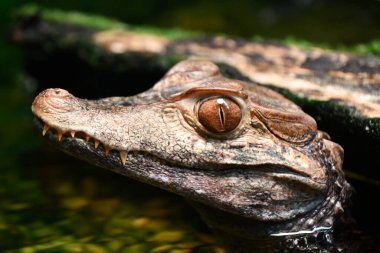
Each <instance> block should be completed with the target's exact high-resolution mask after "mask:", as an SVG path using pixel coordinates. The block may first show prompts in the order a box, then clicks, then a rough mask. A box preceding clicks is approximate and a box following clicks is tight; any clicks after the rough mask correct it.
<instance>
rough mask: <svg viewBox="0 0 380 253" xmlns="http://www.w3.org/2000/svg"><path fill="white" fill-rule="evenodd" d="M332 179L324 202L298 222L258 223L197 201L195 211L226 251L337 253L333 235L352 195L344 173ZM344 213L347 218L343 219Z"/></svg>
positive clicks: (296, 219) (241, 252)
mask: <svg viewBox="0 0 380 253" xmlns="http://www.w3.org/2000/svg"><path fill="white" fill-rule="evenodd" d="M336 174H337V175H334V176H333V177H331V178H332V179H331V181H330V182H329V183H330V190H329V192H328V193H327V195H326V196H327V197H326V198H325V200H324V201H323V202H322V203H321V204H320V205H319V206H318V207H317V208H315V209H313V210H312V211H310V212H308V213H305V214H304V215H303V216H300V217H296V218H295V219H292V220H288V221H283V222H273V221H257V220H253V219H249V218H245V217H241V216H237V215H235V214H232V213H229V212H225V211H222V210H219V209H216V208H213V207H210V206H207V205H204V204H201V203H198V202H193V203H192V204H193V205H194V207H195V209H196V210H197V211H198V212H199V213H200V215H201V217H202V218H203V219H204V220H205V222H206V223H207V224H208V225H209V226H210V227H211V229H212V230H213V231H214V232H215V233H216V235H217V236H218V237H219V238H220V240H221V242H222V244H223V246H224V247H225V248H226V250H227V252H234V253H247V252H278V251H280V252H281V250H285V249H286V250H287V251H288V252H313V249H314V250H316V249H318V250H321V249H326V250H327V251H328V252H335V250H336V249H335V247H336V246H335V244H334V242H333V232H334V229H335V228H336V226H338V225H339V223H340V222H341V221H342V220H343V219H344V217H345V216H346V215H347V212H345V213H344V212H343V208H344V206H345V205H346V203H345V200H347V199H349V195H350V193H351V187H350V185H349V184H348V183H347V182H346V181H345V180H344V176H343V174H342V173H336ZM343 214H345V216H343Z"/></svg>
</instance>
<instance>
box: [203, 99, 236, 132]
mask: <svg viewBox="0 0 380 253" xmlns="http://www.w3.org/2000/svg"><path fill="white" fill-rule="evenodd" d="M241 118H242V112H241V109H240V107H239V105H238V104H237V103H236V102H234V101H233V100H231V99H229V98H225V97H213V98H210V99H207V100H205V101H204V102H201V104H200V105H199V107H198V119H199V122H200V123H201V124H202V125H203V126H204V127H205V128H206V129H207V130H209V131H210V132H213V133H227V132H230V131H232V130H234V129H235V128H236V127H237V126H238V125H239V123H240V121H241Z"/></svg>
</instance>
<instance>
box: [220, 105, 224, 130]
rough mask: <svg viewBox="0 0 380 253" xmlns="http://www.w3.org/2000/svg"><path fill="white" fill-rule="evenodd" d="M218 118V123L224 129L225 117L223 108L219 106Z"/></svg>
mask: <svg viewBox="0 0 380 253" xmlns="http://www.w3.org/2000/svg"><path fill="white" fill-rule="evenodd" d="M219 118H220V123H221V124H222V126H223V128H224V123H225V116H224V111H223V106H219Z"/></svg>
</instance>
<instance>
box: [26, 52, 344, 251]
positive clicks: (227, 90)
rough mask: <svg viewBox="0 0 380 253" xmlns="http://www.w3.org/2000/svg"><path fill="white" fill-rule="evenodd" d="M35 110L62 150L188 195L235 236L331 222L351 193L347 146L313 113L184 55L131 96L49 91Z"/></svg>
mask: <svg viewBox="0 0 380 253" xmlns="http://www.w3.org/2000/svg"><path fill="white" fill-rule="evenodd" d="M32 111H33V113H34V115H35V116H36V118H37V125H38V126H39V127H40V128H41V131H42V132H43V135H44V136H45V137H46V138H47V139H48V140H49V141H50V142H52V143H53V144H54V145H55V146H57V147H58V148H59V149H61V150H63V151H64V152H66V153H69V154H71V155H73V156H76V157H78V158H80V159H84V160H86V161H88V162H90V163H92V164H95V165H97V166H101V167H104V168H107V169H109V170H112V171H114V172H116V173H119V174H122V175H125V176H128V177H131V178H134V179H137V180H139V181H142V182H146V183H148V184H151V185H154V186H157V187H160V188H162V189H166V190H168V191H171V192H174V193H176V194H179V195H181V196H183V197H185V198H186V199H188V200H189V201H191V202H192V203H194V205H195V207H196V208H197V210H198V211H199V212H200V213H201V215H202V217H203V218H204V219H205V220H206V222H208V223H209V224H210V225H211V226H212V227H213V228H214V229H215V230H216V231H217V232H218V233H221V234H223V233H224V234H228V235H229V237H230V238H235V237H237V238H239V239H237V240H236V241H238V240H240V239H241V238H243V239H242V240H245V239H247V240H250V239H252V238H257V237H260V238H265V237H269V236H276V235H284V236H287V235H292V234H297V233H298V232H299V231H309V232H310V231H311V232H312V231H319V230H321V229H326V230H327V229H330V228H332V227H333V226H334V224H335V222H336V219H337V217H339V215H340V214H341V213H342V212H343V209H344V205H345V202H346V200H347V199H348V197H349V195H350V186H349V184H348V183H347V182H346V180H345V179H344V175H343V172H342V160H343V159H342V157H343V150H342V148H341V147H340V146H339V145H338V144H336V143H334V142H332V141H331V140H329V137H328V135H327V134H326V133H323V132H321V131H319V130H318V128H317V125H316V122H315V121H314V119H313V118H311V117H310V116H309V115H307V114H305V113H304V112H303V111H302V110H301V109H300V108H299V107H298V106H297V105H295V104H293V103H292V102H290V101H289V100H287V99H285V98H284V97H283V96H281V95H279V94H277V93H275V92H273V91H271V90H268V89H266V88H263V87H260V86H257V85H254V84H251V83H247V82H243V81H239V80H233V79H228V78H225V77H223V76H222V75H221V74H220V72H219V69H218V67H217V66H216V65H214V64H213V63H211V62H208V61H202V60H188V61H183V62H180V63H178V64H177V65H175V66H174V67H173V68H172V69H171V70H170V71H169V72H168V73H167V74H166V75H165V76H164V77H163V78H162V79H161V80H160V81H159V82H158V83H157V84H155V85H154V86H153V87H152V88H151V89H149V90H148V91H145V92H143V93H141V94H138V95H136V96H132V97H111V98H103V99H99V100H85V99H80V98H76V97H74V96H73V95H71V94H70V93H69V92H67V91H65V90H62V89H48V90H45V91H43V92H42V93H40V94H39V95H38V96H37V97H36V99H35V101H34V102H33V105H32ZM226 217H227V218H228V220H229V221H224V220H225V219H226ZM311 232H310V233H311ZM248 247H249V246H247V248H248ZM236 252H237V251H236ZM241 252H244V250H242V251H241ZM246 252H248V250H247V249H246Z"/></svg>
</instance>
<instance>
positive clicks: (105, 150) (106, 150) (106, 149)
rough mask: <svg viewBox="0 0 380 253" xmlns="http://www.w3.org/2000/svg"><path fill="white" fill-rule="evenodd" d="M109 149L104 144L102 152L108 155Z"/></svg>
mask: <svg viewBox="0 0 380 253" xmlns="http://www.w3.org/2000/svg"><path fill="white" fill-rule="evenodd" d="M110 150H111V148H110V147H108V146H106V145H104V152H106V155H108V154H109V153H110Z"/></svg>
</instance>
